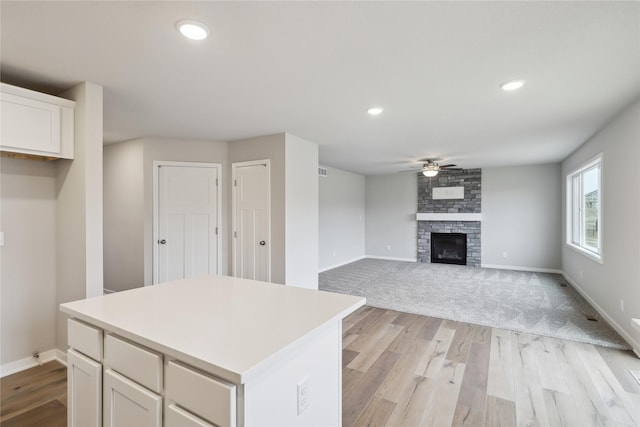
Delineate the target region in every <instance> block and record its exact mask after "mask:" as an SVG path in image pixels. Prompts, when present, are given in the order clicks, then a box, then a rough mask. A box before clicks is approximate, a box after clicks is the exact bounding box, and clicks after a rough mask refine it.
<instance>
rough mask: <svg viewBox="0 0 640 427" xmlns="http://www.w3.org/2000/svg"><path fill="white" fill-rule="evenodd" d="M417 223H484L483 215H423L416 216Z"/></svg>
mask: <svg viewBox="0 0 640 427" xmlns="http://www.w3.org/2000/svg"><path fill="white" fill-rule="evenodd" d="M416 221H482V214H481V213H423V212H419V213H417V214H416Z"/></svg>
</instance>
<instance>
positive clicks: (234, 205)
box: [231, 159, 272, 282]
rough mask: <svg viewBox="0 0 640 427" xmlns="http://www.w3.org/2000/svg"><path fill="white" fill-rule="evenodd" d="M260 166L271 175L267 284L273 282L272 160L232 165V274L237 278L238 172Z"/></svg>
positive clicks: (268, 199) (268, 213)
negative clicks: (245, 167)
mask: <svg viewBox="0 0 640 427" xmlns="http://www.w3.org/2000/svg"><path fill="white" fill-rule="evenodd" d="M258 165H266V166H267V168H268V170H269V173H268V174H267V215H268V217H267V224H268V226H269V229H268V239H269V240H268V242H269V246H268V247H267V282H271V243H272V242H271V159H264V160H251V161H248V162H236V163H232V164H231V206H232V208H231V229H232V230H231V232H232V235H231V241H232V245H231V265H232V274H233V276H234V277H237V274H236V242H237V240H238V239H237V238H236V234H235V233H236V231H237V228H236V185H235V182H236V171H237V169H238V168H239V167H243V166H258Z"/></svg>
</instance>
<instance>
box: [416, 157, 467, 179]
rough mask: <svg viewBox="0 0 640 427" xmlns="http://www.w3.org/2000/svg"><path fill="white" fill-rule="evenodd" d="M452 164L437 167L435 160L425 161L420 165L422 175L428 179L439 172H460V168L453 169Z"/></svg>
mask: <svg viewBox="0 0 640 427" xmlns="http://www.w3.org/2000/svg"><path fill="white" fill-rule="evenodd" d="M455 166H456V165H454V164H448V165H439V164H438V163H436V161H435V160H431V159H426V163H424V164H423V165H422V174H423V175H424V176H426V177H428V178H433V177H434V176H436V175H438V173H439V172H441V171H442V172H447V171H460V170H462V168H457V167H455Z"/></svg>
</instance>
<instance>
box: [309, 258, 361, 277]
mask: <svg viewBox="0 0 640 427" xmlns="http://www.w3.org/2000/svg"><path fill="white" fill-rule="evenodd" d="M365 258H366V256H365V255H362V256H360V257H356V258H352V259H350V260H348V261H343V262H339V263H337V264H332V265H329V266H327V267H323V268H321V269H320V270H318V273H323V272H325V271H327V270H333V269H334V268H338V267H342V266H343V265H347V264H351V263H352V262H356V261H360V260H361V259H365Z"/></svg>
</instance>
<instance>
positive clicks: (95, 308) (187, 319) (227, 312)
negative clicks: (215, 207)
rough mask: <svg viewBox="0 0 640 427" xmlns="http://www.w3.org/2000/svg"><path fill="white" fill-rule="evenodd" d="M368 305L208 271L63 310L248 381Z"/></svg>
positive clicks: (73, 304) (69, 305) (356, 299)
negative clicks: (312, 336)
mask: <svg viewBox="0 0 640 427" xmlns="http://www.w3.org/2000/svg"><path fill="white" fill-rule="evenodd" d="M364 303H365V299H364V298H362V297H355V296H349V295H341V294H335V293H329V292H322V291H314V290H309V289H301V288H296V287H291V286H284V285H276V284H271V283H264V282H256V281H252V280H246V279H238V278H233V277H227V276H206V277H199V278H194V279H186V280H181V281H176V282H170V283H164V284H160V285H154V286H147V287H144V288H137V289H133V290H130V291H125V292H119V293H114V294H109V295H105V296H100V297H95V298H90V299H86V300H81V301H74V302H70V303H66V304H61V306H60V309H61V310H62V311H63V312H64V313H67V314H68V315H70V316H72V317H75V318H78V319H80V320H84V321H86V322H88V323H91V324H94V325H96V326H98V327H100V328H102V329H105V330H106V331H109V332H113V333H115V334H118V335H120V336H123V337H124V338H128V339H130V340H133V341H136V342H139V343H141V344H143V345H146V346H148V347H150V348H152V349H154V350H157V351H160V352H162V353H165V354H168V355H170V356H173V357H176V358H180V359H181V360H183V361H185V362H187V363H192V364H194V365H195V366H197V367H200V368H202V369H206V370H209V371H211V372H212V373H214V374H218V375H220V376H222V377H224V378H227V379H228V380H230V381H233V382H236V383H244V382H246V380H247V378H248V377H249V376H251V374H253V373H255V372H256V371H258V370H259V369H260V368H261V367H264V366H266V365H267V364H268V363H269V362H270V359H273V358H274V357H277V354H278V353H280V352H282V351H284V350H285V349H286V348H288V347H290V346H293V345H295V344H296V342H298V341H300V340H301V339H302V338H303V337H305V336H308V335H309V334H312V332H313V331H314V330H316V329H318V328H320V327H322V326H323V325H325V324H328V323H329V322H332V321H336V320H338V321H340V320H341V319H343V318H344V317H345V316H347V315H348V314H350V313H352V312H353V311H355V310H356V309H357V308H358V307H361V306H362V305H364Z"/></svg>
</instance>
